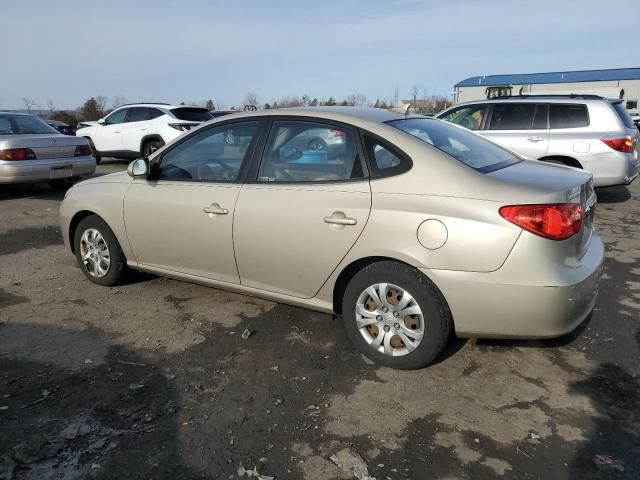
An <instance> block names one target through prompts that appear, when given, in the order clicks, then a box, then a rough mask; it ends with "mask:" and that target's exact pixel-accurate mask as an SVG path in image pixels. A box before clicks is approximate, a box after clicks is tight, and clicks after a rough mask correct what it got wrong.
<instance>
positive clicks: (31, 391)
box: [0, 162, 640, 480]
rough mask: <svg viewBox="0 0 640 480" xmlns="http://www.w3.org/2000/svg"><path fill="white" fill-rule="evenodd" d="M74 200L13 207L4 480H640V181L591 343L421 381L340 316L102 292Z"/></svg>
mask: <svg viewBox="0 0 640 480" xmlns="http://www.w3.org/2000/svg"><path fill="white" fill-rule="evenodd" d="M125 166H126V164H125V163H118V162H107V163H106V164H104V165H101V166H100V167H99V173H107V172H110V171H115V170H119V169H123V168H125ZM61 198H62V194H58V193H52V192H51V191H50V190H49V189H48V187H47V186H46V185H45V186H29V187H11V188H6V187H5V188H3V189H2V190H0V219H2V221H1V222H0V432H2V435H0V479H38V480H41V479H54V478H55V479H68V480H70V479H76V478H96V479H97V478H113V479H129V478H131V479H134V478H145V479H148V478H170V479H181V478H212V479H227V478H228V479H231V478H239V473H243V470H242V469H240V471H239V467H243V468H245V469H247V470H252V469H254V467H255V468H256V471H257V472H261V473H262V475H265V476H275V477H276V478H278V479H333V478H345V479H346V478H354V467H353V465H354V464H355V471H356V474H357V475H359V478H366V477H364V476H363V471H364V469H366V470H367V471H368V474H369V475H371V476H372V477H375V478H377V479H378V480H384V479H394V480H395V479H408V478H411V479H453V478H462V479H466V478H469V479H471V478H473V479H490V478H523V479H524V478H531V479H533V478H536V479H537V478H541V479H552V478H553V479H580V480H582V479H590V478H616V479H618V478H628V479H638V478H640V407H639V406H640V384H639V380H638V374H639V373H640V366H639V363H640V362H638V359H639V357H638V354H639V353H640V324H639V320H640V224H639V219H640V200H639V198H640V181H638V182H636V183H635V184H634V185H633V186H632V187H629V188H623V187H621V188H615V189H609V190H604V191H601V192H599V201H600V203H599V205H598V209H597V213H596V217H597V224H598V226H599V231H600V233H601V235H602V236H603V237H604V239H605V241H606V245H607V262H606V274H605V276H604V279H603V281H602V284H601V289H600V297H599V300H598V303H597V305H596V309H595V311H594V313H593V314H592V316H591V317H590V318H589V319H588V321H587V322H585V325H584V326H583V327H582V328H580V329H579V331H577V332H575V333H574V334H572V335H570V336H568V337H565V338H562V339H559V340H555V341H544V342H541V341H532V342H513V341H511V342H507V341H500V342H499V341H491V342H488V341H463V340H459V341H455V342H453V343H452V345H451V347H450V348H449V349H448V350H447V351H446V353H445V354H444V355H443V356H442V357H441V358H440V359H439V361H438V362H437V364H435V365H433V366H431V367H430V368H427V369H423V370H420V371H413V372H398V371H393V370H390V369H387V368H381V367H378V366H376V365H372V364H371V363H370V362H368V361H366V360H364V359H363V357H362V356H360V355H359V354H357V353H356V352H354V350H353V349H352V348H351V346H350V345H349V344H348V342H347V340H346V338H345V335H344V333H343V330H342V326H341V325H340V323H339V322H336V321H332V319H331V317H330V316H328V315H322V314H318V313H313V312H308V311H305V310H301V309H297V308H293V307H288V306H284V305H278V304H274V303H270V302H267V301H263V300H258V299H255V298H250V297H244V296H241V295H235V294H230V293H226V292H222V291H218V290H214V289H210V288H205V287H200V286H197V285H191V284H187V283H182V282H177V281H173V280H168V279H164V278H156V277H149V276H140V277H138V278H137V279H136V280H135V282H134V283H132V284H130V285H127V286H122V287H118V288H102V287H98V286H95V285H93V284H91V283H89V282H88V281H87V280H85V278H84V276H83V275H82V274H81V272H80V270H79V269H78V268H77V266H76V264H75V260H74V258H73V257H72V256H71V255H70V253H69V252H68V251H67V250H66V249H65V248H64V246H63V245H62V243H61V238H60V232H59V229H58V224H57V215H58V206H59V203H60V201H61ZM245 329H249V330H250V331H251V332H252V335H251V336H250V337H249V338H247V339H243V338H242V337H241V334H242V332H243V331H244V330H245ZM336 463H337V464H340V465H341V466H338V465H337V464H336ZM252 477H253V478H258V477H257V476H253V475H252ZM242 478H249V477H248V475H247V474H246V475H245V476H244V477H242Z"/></svg>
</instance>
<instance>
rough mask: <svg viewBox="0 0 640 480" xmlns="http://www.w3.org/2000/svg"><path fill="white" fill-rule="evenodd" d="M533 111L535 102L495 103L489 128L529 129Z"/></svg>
mask: <svg viewBox="0 0 640 480" xmlns="http://www.w3.org/2000/svg"><path fill="white" fill-rule="evenodd" d="M535 111H536V104H535V103H496V104H494V105H493V112H492V114H491V124H490V125H489V130H529V129H531V128H532V127H533V117H534V114H535Z"/></svg>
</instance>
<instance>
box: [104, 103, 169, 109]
mask: <svg viewBox="0 0 640 480" xmlns="http://www.w3.org/2000/svg"><path fill="white" fill-rule="evenodd" d="M131 105H171V104H170V103H165V102H134V103H123V104H122V105H118V106H117V107H116V108H120V107H129V106H131Z"/></svg>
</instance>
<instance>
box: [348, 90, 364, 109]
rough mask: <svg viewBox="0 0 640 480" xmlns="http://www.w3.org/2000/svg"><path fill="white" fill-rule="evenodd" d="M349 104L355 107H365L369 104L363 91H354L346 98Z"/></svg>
mask: <svg viewBox="0 0 640 480" xmlns="http://www.w3.org/2000/svg"><path fill="white" fill-rule="evenodd" d="M344 100H345V102H347V104H348V105H351V106H354V107H364V106H366V105H367V103H368V102H367V97H366V96H365V95H364V94H362V93H352V94H351V95H349V96H348V97H347V98H345V99H344Z"/></svg>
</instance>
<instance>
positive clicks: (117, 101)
mask: <svg viewBox="0 0 640 480" xmlns="http://www.w3.org/2000/svg"><path fill="white" fill-rule="evenodd" d="M98 98H100V97H98ZM126 103H127V97H125V96H124V95H116V96H115V97H113V98H112V99H111V109H116V108H118V107H121V106H122V105H125V104H126Z"/></svg>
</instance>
